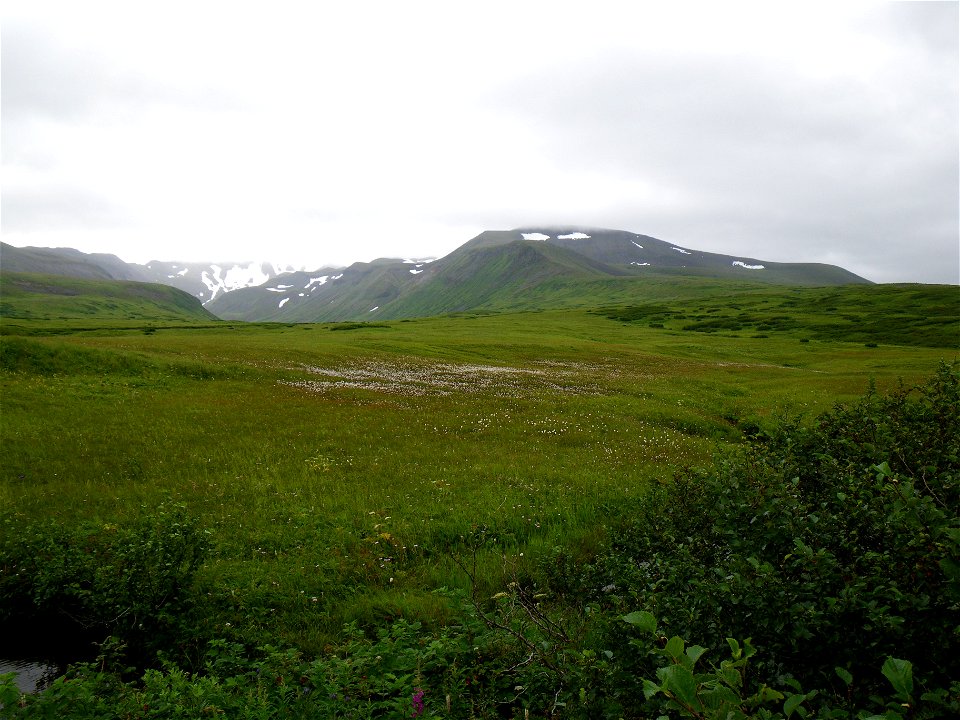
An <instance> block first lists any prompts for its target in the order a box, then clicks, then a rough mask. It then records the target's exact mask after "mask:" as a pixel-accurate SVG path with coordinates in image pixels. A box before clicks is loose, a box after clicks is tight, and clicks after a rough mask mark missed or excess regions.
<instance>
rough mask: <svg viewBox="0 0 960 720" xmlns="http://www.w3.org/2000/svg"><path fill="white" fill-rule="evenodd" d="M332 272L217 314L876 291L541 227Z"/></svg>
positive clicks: (824, 276) (793, 270)
mask: <svg viewBox="0 0 960 720" xmlns="http://www.w3.org/2000/svg"><path fill="white" fill-rule="evenodd" d="M323 272H324V273H325V274H327V275H328V277H327V280H326V281H324V282H323V283H322V284H321V285H319V286H317V285H310V284H309V281H308V278H307V276H306V275H304V276H303V277H302V278H301V279H300V280H301V281H306V282H300V281H298V282H297V283H292V282H291V283H289V285H290V286H287V285H288V283H287V281H286V280H285V279H284V280H281V282H279V283H272V284H271V286H270V287H267V286H260V287H252V288H247V289H244V290H238V291H235V292H232V293H229V294H226V295H223V296H221V297H219V298H218V299H216V300H215V301H214V302H212V303H210V304H209V305H208V307H209V309H210V310H211V311H212V312H214V313H215V314H217V315H218V316H220V317H222V318H224V319H229V320H275V321H285V322H323V321H340V320H374V319H397V318H404V317H419V316H426V315H436V314H444V313H452V312H463V311H492V310H504V309H536V308H544V307H558V306H570V305H585V304H591V303H592V304H603V303H605V302H609V301H610V300H611V298H612V297H613V295H615V296H616V299H617V301H618V302H623V301H629V300H630V298H631V297H636V296H638V295H639V294H642V293H643V292H644V291H645V290H646V288H648V286H649V284H650V283H651V282H665V283H667V284H676V283H677V282H681V281H682V280H683V279H684V278H688V279H689V278H701V279H703V278H706V279H715V280H736V281H740V282H748V283H751V284H761V285H763V284H785V285H811V286H816V285H821V286H829V285H844V284H850V283H867V282H869V281H867V280H865V279H864V278H861V277H859V276H857V275H854V274H853V273H851V272H849V271H847V270H844V269H843V268H839V267H836V266H834V265H822V264H813V263H774V262H769V261H763V260H758V259H756V258H752V257H747V256H734V255H722V254H717V253H708V252H701V251H698V250H694V249H690V248H686V247H681V246H679V245H673V244H671V243H667V242H664V241H663V240H658V239H656V238H652V237H649V236H647V235H638V234H636V233H631V232H626V231H622V230H605V229H596V228H562V229H560V228H542V227H541V228H532V227H527V228H518V229H516V230H509V231H487V232H484V233H481V234H480V235H478V236H477V237H475V238H473V239H472V240H470V241H468V242H466V243H464V244H463V245H461V246H460V247H459V248H457V249H456V250H454V251H453V252H452V253H450V254H449V255H447V256H446V257H444V258H442V259H440V260H437V261H435V262H429V263H428V262H418V261H403V260H399V259H396V260H389V259H382V260H377V261H374V262H373V263H356V264H354V265H351V266H350V267H348V268H345V269H344V270H341V271H337V274H336V275H333V274H331V273H332V272H333V271H332V270H329V269H326V270H324V271H323ZM311 275H312V276H313V277H316V275H313V274H311ZM317 275H319V273H317ZM308 285H309V287H308Z"/></svg>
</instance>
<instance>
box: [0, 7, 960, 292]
mask: <svg viewBox="0 0 960 720" xmlns="http://www.w3.org/2000/svg"><path fill="white" fill-rule="evenodd" d="M0 22H2V25H0V27H2V85H0V88H2V183H3V187H2V232H3V239H4V241H6V242H8V243H11V244H13V245H19V246H23V245H41V246H68V247H75V248H77V249H80V250H83V251H85V252H111V253H115V254H117V255H119V256H120V257H121V258H123V259H124V260H127V261H132V262H146V261H148V260H151V259H161V260H193V261H202V260H212V261H227V260H238V261H240V260H270V261H273V262H282V263H293V264H295V265H297V266H305V267H307V268H308V269H315V268H317V267H320V266H321V265H328V264H349V263H351V262H354V261H357V260H371V259H373V258H375V257H410V256H427V255H433V256H441V255H444V254H446V253H448V252H450V251H451V250H453V249H455V248H456V247H457V246H459V245H461V244H463V243H464V242H466V241H467V240H469V239H470V238H471V237H473V236H474V235H476V234H477V233H479V232H481V231H482V230H486V229H492V230H496V229H500V230H503V229H509V228H513V227H518V226H535V225H538V224H541V225H554V226H556V225H565V226H566V225H576V226H600V227H608V228H616V229H623V230H631V231H634V232H637V233H642V234H646V235H653V236H655V237H659V238H661V239H663V240H667V241H669V242H672V243H675V244H678V245H683V246H685V247H690V248H696V249H699V250H708V251H713V252H723V253H729V254H736V255H742V256H750V257H755V258H760V259H764V260H771V261H797V262H827V263H834V264H838V265H841V266H843V267H846V268H847V269H849V270H852V271H854V272H856V273H858V274H860V275H863V276H865V277H867V278H869V279H871V280H875V281H878V282H904V281H905V282H948V283H960V237H958V235H960V232H958V217H960V206H958V203H960V201H958V197H960V183H958V172H960V171H958V154H960V150H958V112H960V111H958V53H960V45H958V22H960V21H958V4H957V3H956V2H907V3H867V4H847V3H837V2H832V3H824V4H817V3H811V2H797V3H791V4H786V3H779V2H776V3H773V2H765V3H757V4H736V3H731V2H713V3H711V4H701V3H680V2H677V3H674V2H670V3H668V2H666V1H664V2H656V3H637V2H604V1H603V0H591V1H590V2H584V1H583V0H580V1H579V2H576V3H567V2H558V1H557V0H554V1H553V2H521V1H519V0H512V1H511V2H497V1H490V0H487V1H485V2H482V3H481V2H476V3H469V4H468V3H460V2H450V1H447V2H419V1H418V0H404V1H403V2H397V1H396V0H393V1H390V2H362V1H358V2H344V1H339V2H282V1H278V0H272V1H271V2H266V1H264V2H256V3H246V2H237V1H236V0H234V1H232V2H203V1H200V0H192V1H190V2H178V1H176V0H163V2H129V1H124V2H99V1H97V0H84V1H83V2H77V1H76V0H70V1H68V2H46V1H44V0H5V2H4V3H3V6H2V10H0Z"/></svg>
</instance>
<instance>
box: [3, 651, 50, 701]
mask: <svg viewBox="0 0 960 720" xmlns="http://www.w3.org/2000/svg"><path fill="white" fill-rule="evenodd" d="M10 672H12V673H16V674H17V679H16V683H17V687H18V688H20V692H25V693H32V692H36V691H37V690H42V689H43V688H45V687H46V686H47V685H49V684H50V683H51V682H53V679H54V678H55V677H56V676H57V675H58V674H59V672H60V669H59V668H58V667H56V666H55V665H49V664H47V663H43V662H36V661H33V660H7V659H5V658H0V675H2V674H3V673H10Z"/></svg>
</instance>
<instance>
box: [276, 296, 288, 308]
mask: <svg viewBox="0 0 960 720" xmlns="http://www.w3.org/2000/svg"><path fill="white" fill-rule="evenodd" d="M288 302H290V298H284V299H283V300H281V301H280V304H279V305H277V309H279V308H282V307H283V306H284V305H286V304H287V303H288Z"/></svg>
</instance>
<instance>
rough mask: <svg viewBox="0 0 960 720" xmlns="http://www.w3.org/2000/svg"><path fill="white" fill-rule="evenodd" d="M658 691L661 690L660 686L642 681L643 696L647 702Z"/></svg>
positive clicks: (645, 680) (648, 681)
mask: <svg viewBox="0 0 960 720" xmlns="http://www.w3.org/2000/svg"><path fill="white" fill-rule="evenodd" d="M660 690H661V688H660V686H659V685H657V684H656V683H655V682H653V681H652V680H647V679H646V678H644V679H643V696H644V697H645V698H646V699H647V700H649V699H650V698H652V697H653V696H654V695H656V694H657V693H658V692H660Z"/></svg>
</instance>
